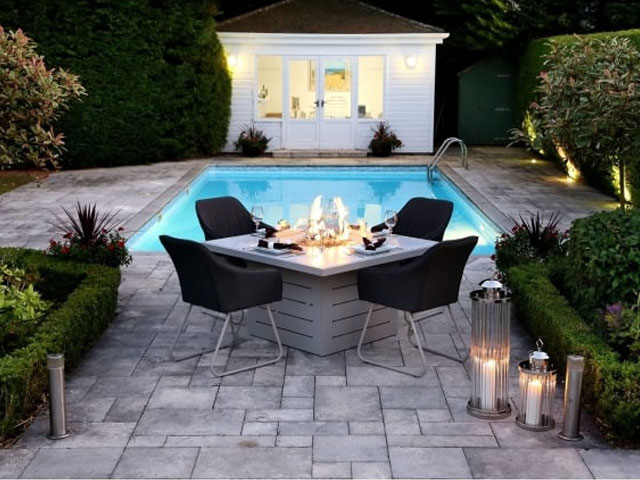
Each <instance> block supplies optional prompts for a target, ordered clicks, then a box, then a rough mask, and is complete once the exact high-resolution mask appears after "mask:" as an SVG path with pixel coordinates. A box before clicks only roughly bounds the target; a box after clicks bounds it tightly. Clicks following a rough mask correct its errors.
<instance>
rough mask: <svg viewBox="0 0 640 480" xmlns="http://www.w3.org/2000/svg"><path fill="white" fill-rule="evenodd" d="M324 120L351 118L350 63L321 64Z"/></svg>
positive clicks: (334, 61)
mask: <svg viewBox="0 0 640 480" xmlns="http://www.w3.org/2000/svg"><path fill="white" fill-rule="evenodd" d="M323 70H324V72H323V75H324V118H351V62H349V60H327V61H325V62H323Z"/></svg>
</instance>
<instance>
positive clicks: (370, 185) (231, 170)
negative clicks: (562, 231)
mask: <svg viewBox="0 0 640 480" xmlns="http://www.w3.org/2000/svg"><path fill="white" fill-rule="evenodd" d="M226 195H231V196H234V197H236V198H238V199H239V200H240V201H241V202H242V203H243V205H244V206H245V207H246V208H247V209H248V210H251V207H252V206H253V205H262V207H263V210H264V217H265V218H264V221H265V222H267V223H269V224H272V225H274V224H276V223H277V222H278V221H279V220H280V219H286V220H288V221H289V223H291V224H292V225H294V224H295V223H296V222H297V221H298V220H299V219H301V218H307V217H308V214H309V207H310V205H311V202H312V201H313V199H314V198H315V196H316V195H322V196H323V203H324V204H325V211H326V203H327V202H328V201H329V200H330V199H331V198H332V197H334V196H337V195H339V196H340V197H342V200H343V201H344V204H345V205H346V206H347V208H348V209H349V217H348V218H349V222H350V223H357V221H358V220H359V219H364V220H365V221H366V222H367V224H368V225H369V226H372V225H375V224H377V223H379V222H381V221H382V220H383V218H382V217H383V215H384V212H385V210H388V209H393V210H400V208H401V207H402V206H403V205H404V204H405V203H406V202H407V200H409V199H410V198H412V197H428V198H439V199H446V200H451V201H452V202H453V203H454V205H455V206H454V209H453V217H452V219H451V223H450V224H449V227H448V228H447V231H446V233H445V237H444V238H445V239H453V238H461V237H465V236H467V235H478V237H479V240H478V245H477V246H476V248H475V250H474V253H475V254H479V255H489V254H492V253H493V252H494V242H495V239H496V237H497V236H498V235H499V233H500V232H499V229H498V227H496V225H495V224H493V223H492V222H491V220H489V219H488V218H487V217H486V216H485V215H484V214H483V213H482V212H481V211H480V210H479V209H478V208H477V207H475V205H473V204H472V203H471V202H470V201H469V199H467V197H465V196H464V195H463V194H462V192H460V191H459V190H458V189H457V187H456V186H455V185H453V184H452V183H451V182H450V181H449V180H448V179H446V178H445V177H444V176H442V175H439V174H436V175H435V180H434V181H433V182H432V183H429V182H428V181H427V174H426V169H425V168H424V167H218V166H211V167H209V168H207V169H206V170H205V171H203V172H202V173H201V174H200V175H199V176H198V177H197V178H196V179H194V180H193V182H192V183H191V184H190V185H189V186H188V187H187V188H186V189H185V190H184V191H182V192H181V193H179V194H178V195H176V197H174V198H173V200H171V201H170V202H169V203H168V204H167V205H166V206H165V207H164V209H163V210H162V211H161V212H159V213H158V214H156V215H155V216H154V217H153V218H151V219H150V220H149V221H148V222H147V223H146V224H145V225H144V226H143V227H142V228H141V229H140V231H138V232H137V233H135V234H134V235H133V236H132V237H131V238H130V239H129V241H128V242H127V246H128V247H129V249H131V250H132V251H135V252H155V251H162V245H161V244H160V241H159V240H158V236H159V235H163V234H165V235H172V236H175V237H180V238H189V239H192V240H199V241H203V240H204V235H203V233H202V230H201V229H200V225H199V224H198V219H197V217H196V212H195V202H196V200H200V199H203V198H211V197H220V196H226Z"/></svg>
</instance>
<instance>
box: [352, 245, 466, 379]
mask: <svg viewBox="0 0 640 480" xmlns="http://www.w3.org/2000/svg"><path fill="white" fill-rule="evenodd" d="M477 243H478V237H466V238H462V239H459V240H449V241H446V242H441V243H438V244H437V245H435V246H434V247H432V248H430V249H429V250H427V251H426V252H425V253H424V254H423V255H421V256H420V257H418V258H415V259H413V260H411V261H410V262H408V263H405V264H403V265H391V266H380V267H371V268H367V269H364V270H361V271H359V272H358V295H359V298H360V300H364V301H366V302H369V303H370V305H369V312H368V314H367V318H366V320H365V323H364V327H363V329H362V334H361V335H360V341H359V342H358V348H357V353H358V356H359V357H360V359H361V360H362V361H363V362H366V363H371V364H373V365H377V366H379V367H384V368H387V369H389V370H393V371H396V372H400V373H405V374H407V375H412V376H414V377H421V376H422V375H424V373H425V372H426V369H427V361H426V358H425V356H424V351H423V350H426V351H428V352H430V353H433V354H435V355H439V356H442V357H445V358H448V359H450V360H454V361H456V362H462V361H463V360H461V359H459V358H455V357H452V356H449V355H446V354H443V353H441V352H437V351H435V350H430V349H428V348H424V347H422V344H421V342H420V336H419V334H418V331H417V330H416V324H415V321H416V320H415V318H414V316H413V314H415V313H416V312H422V311H425V310H430V309H433V308H438V307H444V306H446V307H448V308H449V312H450V313H451V307H450V305H451V304H452V303H455V302H457V301H458V295H459V291H460V283H461V281H462V273H463V271H464V267H465V265H466V263H467V260H468V259H469V256H470V255H471V252H472V251H473V248H474V247H475V246H476V244H477ZM374 305H383V306H385V307H391V308H395V309H397V310H400V311H402V312H403V314H404V320H405V322H406V323H407V324H408V326H409V339H410V337H411V335H412V334H413V335H414V336H415V341H416V343H415V345H416V346H417V347H418V350H419V352H420V356H421V358H422V363H423V367H424V368H423V369H422V370H421V372H420V373H418V374H415V373H412V372H410V371H407V370H403V369H400V368H396V367H392V366H389V365H384V364H381V363H377V362H374V361H371V360H368V359H366V358H364V357H363V355H362V351H361V350H362V342H363V341H364V337H365V335H366V333H367V327H368V326H369V321H370V320H371V313H372V312H373V308H374Z"/></svg>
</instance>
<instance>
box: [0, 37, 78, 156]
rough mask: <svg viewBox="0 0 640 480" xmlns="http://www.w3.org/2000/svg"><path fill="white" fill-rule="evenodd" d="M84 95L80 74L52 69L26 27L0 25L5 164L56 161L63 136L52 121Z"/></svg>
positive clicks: (0, 133)
mask: <svg viewBox="0 0 640 480" xmlns="http://www.w3.org/2000/svg"><path fill="white" fill-rule="evenodd" d="M82 95H85V90H84V88H83V87H82V85H81V84H80V82H79V80H78V77H76V76H75V75H72V74H71V73H68V72H66V71H65V70H62V69H59V70H56V69H48V68H47V66H46V64H45V62H44V58H43V57H42V56H40V55H38V53H37V52H36V44H35V42H33V40H31V39H30V38H29V37H27V36H26V35H25V34H24V33H23V32H22V30H17V31H15V32H5V31H4V29H3V28H2V26H0V168H2V167H7V166H16V165H19V166H22V165H31V164H32V165H35V166H36V167H39V168H44V167H47V166H54V167H55V166H57V164H58V158H59V156H60V154H61V152H62V150H63V146H64V141H63V134H62V133H61V132H58V133H56V132H55V131H54V129H53V124H54V122H55V121H56V120H57V119H58V118H59V116H60V114H61V112H62V111H63V110H66V109H67V108H68V107H69V102H70V101H71V100H73V99H75V98H78V97H80V96H82Z"/></svg>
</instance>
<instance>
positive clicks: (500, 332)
mask: <svg viewBox="0 0 640 480" xmlns="http://www.w3.org/2000/svg"><path fill="white" fill-rule="evenodd" d="M510 319H511V297H510V295H509V292H508V291H507V290H505V289H504V288H503V286H502V284H501V283H500V282H498V281H496V280H488V281H485V282H483V283H482V290H475V291H473V292H471V352H470V355H469V358H470V359H471V396H470V398H469V402H468V403H467V412H468V413H469V414H470V415H473V416H474V417H479V418H487V419H496V418H505V417H508V416H509V415H510V414H511V406H510V405H509V351H510V346H509V321H510Z"/></svg>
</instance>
